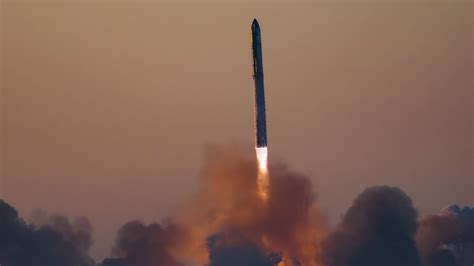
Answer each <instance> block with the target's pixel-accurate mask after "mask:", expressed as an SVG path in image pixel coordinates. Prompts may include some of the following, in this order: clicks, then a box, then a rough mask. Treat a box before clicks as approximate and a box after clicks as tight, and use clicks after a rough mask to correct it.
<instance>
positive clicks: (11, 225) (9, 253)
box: [0, 201, 94, 266]
mask: <svg viewBox="0 0 474 266" xmlns="http://www.w3.org/2000/svg"><path fill="white" fill-rule="evenodd" d="M48 220H49V221H45V223H44V224H42V225H39V226H35V225H31V224H26V223H25V222H24V221H23V220H22V219H21V218H20V217H19V216H18V212H17V211H16V210H15V209H14V208H13V207H11V206H10V205H8V204H7V203H5V202H4V201H0V264H1V265H3V266H45V265H47V266H65V265H68V266H92V265H94V261H93V260H92V259H91V258H90V257H89V256H88V255H87V251H88V249H89V247H90V245H91V227H90V224H89V222H88V221H87V220H85V219H79V220H77V221H75V222H73V223H71V222H70V221H69V220H68V219H66V218H64V217H61V216H54V217H50V218H48Z"/></svg>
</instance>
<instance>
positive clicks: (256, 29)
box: [252, 18, 260, 32]
mask: <svg viewBox="0 0 474 266" xmlns="http://www.w3.org/2000/svg"><path fill="white" fill-rule="evenodd" d="M252 31H254V32H256V31H260V25H258V21H257V19H256V18H254V19H253V22H252Z"/></svg>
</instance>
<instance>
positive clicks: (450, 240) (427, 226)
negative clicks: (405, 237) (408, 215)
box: [416, 205, 474, 266]
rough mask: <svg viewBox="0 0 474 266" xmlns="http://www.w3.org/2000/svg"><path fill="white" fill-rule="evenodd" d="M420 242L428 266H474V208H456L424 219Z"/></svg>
mask: <svg viewBox="0 0 474 266" xmlns="http://www.w3.org/2000/svg"><path fill="white" fill-rule="evenodd" d="M416 240H417V244H418V247H419V251H420V255H421V257H422V259H423V262H424V265H426V266H472V265H474V208H469V207H464V208H462V209H461V208H460V207H459V206H457V205H452V206H449V207H447V208H445V209H444V210H443V211H442V212H441V213H440V214H439V215H431V216H428V217H426V218H424V219H423V220H421V222H420V228H419V230H418V232H417V234H416Z"/></svg>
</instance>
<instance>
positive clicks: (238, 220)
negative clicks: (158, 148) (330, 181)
mask: <svg viewBox="0 0 474 266" xmlns="http://www.w3.org/2000/svg"><path fill="white" fill-rule="evenodd" d="M270 172H271V177H272V179H271V182H270V185H269V197H268V198H267V200H265V201H263V200H262V199H261V197H260V195H259V190H258V185H257V182H255V180H256V176H257V164H256V161H255V158H254V156H252V154H250V153H249V154H245V152H242V151H240V150H238V149H229V148H226V149H220V148H210V149H209V150H208V151H207V153H206V158H205V164H204V167H203V168H202V171H201V173H200V179H201V183H200V185H201V187H200V189H199V192H198V195H197V197H196V198H195V199H194V200H193V203H192V204H190V206H189V208H188V209H187V210H183V211H182V212H181V214H180V215H177V216H176V217H174V220H175V222H174V225H173V226H174V227H172V228H171V229H170V227H169V226H160V225H156V224H155V225H153V224H152V225H148V226H145V225H143V224H140V223H138V222H133V223H131V224H128V225H125V226H124V227H123V228H122V229H121V230H120V232H119V234H118V239H117V243H116V247H118V250H119V251H120V252H116V253H115V257H116V258H122V260H117V259H115V260H107V261H104V263H103V264H104V266H106V263H108V264H107V266H108V265H127V266H129V265H133V266H147V265H155V266H161V265H166V266H168V265H170V266H175V265H181V264H184V265H189V264H190V263H195V264H197V265H210V266H221V265H225V266H232V265H249V266H273V265H276V264H277V263H279V262H281V263H286V264H281V265H290V266H293V265H295V266H296V265H300V264H299V263H301V264H302V265H307V266H312V265H316V262H315V255H316V254H317V253H318V252H319V243H320V242H321V239H322V238H323V236H324V230H323V229H321V228H324V227H323V224H324V219H323V217H322V215H321V214H320V213H319V211H318V208H317V206H316V198H315V195H314V193H313V191H312V185H311V183H310V181H309V179H308V178H307V177H305V176H303V175H300V174H297V173H294V172H291V171H289V170H288V168H287V167H286V166H283V165H274V166H271V167H270ZM163 261H166V262H163ZM113 263H115V264H113ZM117 263H122V264H117ZM160 263H162V264H160Z"/></svg>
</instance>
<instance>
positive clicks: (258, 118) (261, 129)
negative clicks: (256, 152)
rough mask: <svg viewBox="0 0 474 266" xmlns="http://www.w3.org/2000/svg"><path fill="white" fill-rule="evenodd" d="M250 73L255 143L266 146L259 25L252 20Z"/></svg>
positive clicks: (258, 145)
mask: <svg viewBox="0 0 474 266" xmlns="http://www.w3.org/2000/svg"><path fill="white" fill-rule="evenodd" d="M252 59H253V62H252V65H253V68H252V74H253V81H254V89H255V107H254V108H255V109H254V110H255V144H256V145H257V148H261V147H267V125H266V123H267V122H266V115H265V90H264V86H263V60H262V40H261V34H260V26H259V25H258V22H257V20H256V19H254V20H253V22H252Z"/></svg>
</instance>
